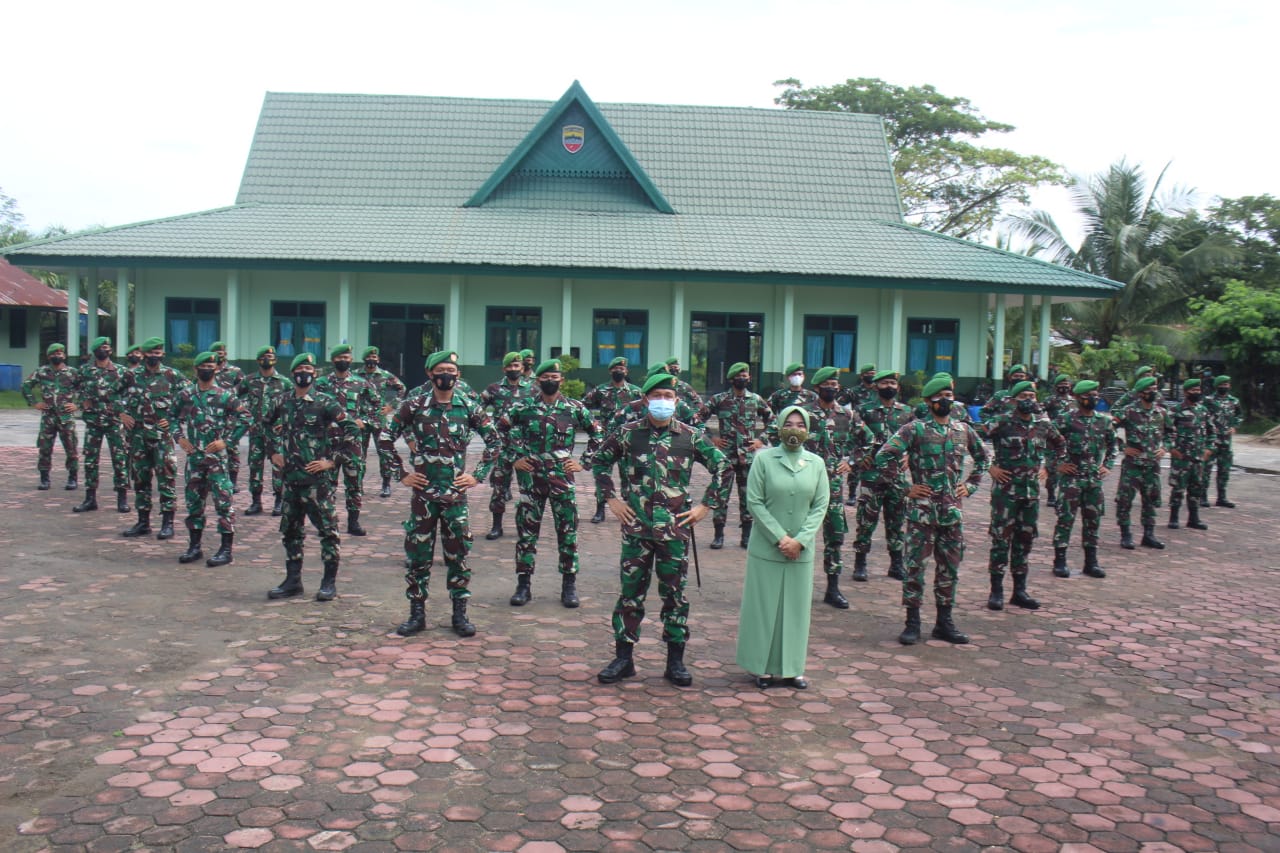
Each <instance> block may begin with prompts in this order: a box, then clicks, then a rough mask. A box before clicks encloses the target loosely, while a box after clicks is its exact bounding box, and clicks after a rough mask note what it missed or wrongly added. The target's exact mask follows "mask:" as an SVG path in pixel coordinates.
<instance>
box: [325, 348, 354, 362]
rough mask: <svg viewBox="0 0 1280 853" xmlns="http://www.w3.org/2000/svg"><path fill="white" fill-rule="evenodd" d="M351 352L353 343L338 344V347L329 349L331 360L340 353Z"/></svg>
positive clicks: (346, 353)
mask: <svg viewBox="0 0 1280 853" xmlns="http://www.w3.org/2000/svg"><path fill="white" fill-rule="evenodd" d="M350 353H351V344H338V345H337V346H336V347H334V348H333V349H331V350H329V360H330V361H333V360H334V359H335V358H337V357H338V356H340V355H349V354H350Z"/></svg>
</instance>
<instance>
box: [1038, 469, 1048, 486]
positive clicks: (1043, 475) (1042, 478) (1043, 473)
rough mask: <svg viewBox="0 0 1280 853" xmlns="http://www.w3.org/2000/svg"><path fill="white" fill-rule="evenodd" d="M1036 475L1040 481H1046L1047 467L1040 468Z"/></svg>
mask: <svg viewBox="0 0 1280 853" xmlns="http://www.w3.org/2000/svg"><path fill="white" fill-rule="evenodd" d="M1038 476H1039V477H1040V482H1041V483H1044V482H1046V481H1047V480H1048V479H1049V469H1048V468H1041V469H1040V471H1039V472H1038Z"/></svg>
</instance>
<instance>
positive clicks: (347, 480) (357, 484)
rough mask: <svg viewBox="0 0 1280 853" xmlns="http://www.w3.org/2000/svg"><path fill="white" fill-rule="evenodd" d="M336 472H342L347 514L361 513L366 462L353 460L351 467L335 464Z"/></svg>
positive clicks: (357, 459)
mask: <svg viewBox="0 0 1280 853" xmlns="http://www.w3.org/2000/svg"><path fill="white" fill-rule="evenodd" d="M334 464H335V465H336V466H337V467H336V468H334V469H333V470H334V472H335V478H336V472H338V471H341V472H342V485H343V488H344V489H345V490H346V493H347V512H359V511H360V508H361V507H362V506H364V460H363V459H360V458H359V457H357V458H355V459H353V460H352V461H351V463H350V464H349V465H344V464H342V463H340V462H336V461H335V462H334Z"/></svg>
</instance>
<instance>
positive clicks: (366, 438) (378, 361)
mask: <svg viewBox="0 0 1280 853" xmlns="http://www.w3.org/2000/svg"><path fill="white" fill-rule="evenodd" d="M360 360H361V361H362V362H364V369H363V370H361V371H360V372H359V374H358V375H359V376H360V378H361V379H363V380H364V381H366V382H368V383H369V384H370V385H372V386H373V394H374V397H376V398H377V400H378V403H379V409H378V414H377V416H376V417H373V418H370V419H369V420H368V421H366V422H365V425H364V429H363V430H361V432H360V464H361V465H364V464H366V462H367V458H368V455H369V442H370V441H372V442H373V450H374V452H375V453H377V454H378V473H379V474H380V475H381V476H382V491H381V492H379V493H378V495H379V497H384V498H389V497H391V471H392V466H391V458H390V457H389V456H387V454H385V453H383V452H382V450H381V449H380V448H379V447H378V436H379V435H381V433H382V430H383V428H384V427H385V426H386V423H387V418H389V417H390V416H391V415H393V414H395V411H396V409H398V408H400V401H401V400H403V399H404V395H405V393H406V390H407V389H406V388H405V387H404V383H403V382H401V381H400V377H398V376H396V375H395V374H394V373H392V372H391V371H390V370H384V369H383V368H382V366H381V365H382V353H381V352H380V351H379V350H378V348H377V347H365V349H364V352H362V353H360Z"/></svg>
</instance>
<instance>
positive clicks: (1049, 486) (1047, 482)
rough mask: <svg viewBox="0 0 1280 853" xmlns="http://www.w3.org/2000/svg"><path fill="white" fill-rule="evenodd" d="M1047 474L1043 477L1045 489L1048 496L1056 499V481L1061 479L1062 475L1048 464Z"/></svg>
mask: <svg viewBox="0 0 1280 853" xmlns="http://www.w3.org/2000/svg"><path fill="white" fill-rule="evenodd" d="M1049 468H1050V470H1049V476H1048V477H1045V479H1044V487H1045V491H1046V492H1047V493H1048V495H1049V497H1051V498H1054V499H1057V497H1058V481H1059V480H1061V479H1062V475H1061V474H1059V473H1058V472H1057V471H1055V470H1053V466H1052V465H1050V466H1049Z"/></svg>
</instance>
